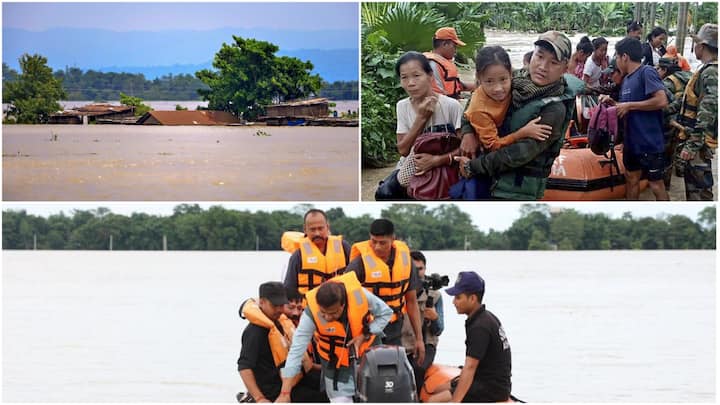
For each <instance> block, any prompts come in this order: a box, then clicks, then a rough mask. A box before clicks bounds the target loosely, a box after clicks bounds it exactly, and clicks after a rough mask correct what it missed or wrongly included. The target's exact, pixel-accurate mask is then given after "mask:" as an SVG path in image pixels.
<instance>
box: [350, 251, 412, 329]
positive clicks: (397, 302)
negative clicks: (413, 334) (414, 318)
mask: <svg viewBox="0 0 720 405" xmlns="http://www.w3.org/2000/svg"><path fill="white" fill-rule="evenodd" d="M393 248H395V262H394V264H393V267H392V269H390V268H389V267H388V265H387V263H385V261H384V260H382V259H380V258H379V257H377V256H376V255H375V252H374V251H373V250H372V248H371V247H370V242H369V241H364V242H358V243H356V244H354V245H353V246H352V249H351V251H350V260H351V261H352V260H353V259H354V258H356V257H358V256H359V257H361V258H362V261H363V264H364V265H365V280H363V282H362V285H363V286H364V287H365V288H367V289H368V291H370V292H372V293H373V294H375V295H377V296H378V297H379V298H380V299H381V300H383V301H385V303H386V304H387V305H388V306H389V307H390V308H391V309H392V310H393V316H392V317H391V318H390V322H395V321H396V320H397V319H398V317H399V316H401V315H402V313H403V312H406V311H407V310H406V308H405V293H406V292H407V290H408V288H409V287H410V270H411V263H410V249H409V248H408V246H407V245H406V244H405V243H404V242H401V241H399V240H396V241H393Z"/></svg>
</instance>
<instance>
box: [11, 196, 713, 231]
mask: <svg viewBox="0 0 720 405" xmlns="http://www.w3.org/2000/svg"><path fill="white" fill-rule="evenodd" d="M178 204H179V203H165V202H142V203H80V202H77V203H52V204H49V203H23V204H14V203H3V210H7V209H12V210H21V209H24V210H25V211H27V213H28V214H33V215H41V216H48V215H51V214H56V213H59V212H60V211H62V212H64V213H65V214H66V215H71V213H72V210H75V209H78V210H91V209H96V208H98V207H106V208H109V209H110V210H111V211H112V212H114V213H116V214H122V215H129V214H131V213H133V212H145V213H148V214H154V215H170V214H172V210H173V208H174V207H175V206H176V205H178ZM439 204H441V203H436V202H432V203H424V204H423V205H425V206H426V207H430V208H432V207H435V206H437V205H439ZM199 205H200V206H201V207H203V208H205V209H207V208H208V207H210V206H211V205H222V206H224V207H225V208H228V209H237V210H249V211H275V210H278V211H279V210H291V209H292V208H293V207H295V206H296V205H297V204H296V203H281V202H268V203H224V204H218V203H215V204H213V203H199ZM389 205H390V204H386V203H381V202H363V203H316V204H313V206H314V207H315V208H320V209H325V210H326V209H329V208H334V207H342V208H343V210H344V211H345V214H346V215H348V216H352V217H355V216H360V215H363V214H366V213H367V214H370V215H372V216H379V215H380V211H382V209H383V208H386V207H387V206H389ZM459 205H460V207H461V209H462V210H463V211H465V212H467V213H469V214H470V216H471V217H472V219H473V224H475V226H477V227H478V229H480V230H482V231H485V232H487V231H488V230H489V229H490V228H492V229H495V230H499V231H500V230H505V229H507V228H508V227H510V225H512V223H513V221H515V220H516V219H518V218H519V217H520V206H521V205H523V203H514V202H482V203H461V204H459ZM548 205H550V206H551V207H564V208H573V209H575V210H577V211H580V212H583V213H598V212H603V213H605V214H607V215H609V216H610V217H612V218H619V217H620V216H622V214H623V213H625V212H631V213H632V215H633V217H635V218H641V217H653V218H655V217H657V216H659V215H663V214H670V215H674V214H679V215H684V216H686V217H688V218H690V219H691V220H693V221H695V220H697V214H698V213H699V212H700V211H701V210H702V209H703V208H705V207H707V206H710V205H712V204H708V203H686V202H683V203H673V202H670V203H662V202H635V203H630V202H607V201H605V202H597V203H594V202H591V203H550V204H548Z"/></svg>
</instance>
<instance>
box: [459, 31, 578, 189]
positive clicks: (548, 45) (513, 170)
mask: <svg viewBox="0 0 720 405" xmlns="http://www.w3.org/2000/svg"><path fill="white" fill-rule="evenodd" d="M571 52H572V45H571V43H570V40H569V39H568V37H567V36H566V35H565V34H563V33H561V32H558V31H548V32H546V33H543V34H541V35H540V36H539V37H538V40H537V41H535V50H534V51H533V56H532V59H530V65H529V67H528V69H519V70H516V71H514V72H513V77H512V93H513V97H512V105H511V106H510V109H509V110H508V113H507V115H506V117H505V123H504V124H503V127H502V128H501V133H503V134H508V133H511V132H515V131H517V130H518V129H520V128H522V127H524V126H525V125H526V124H527V123H528V122H530V121H531V120H534V119H535V118H538V117H541V119H540V121H538V122H537V124H545V125H549V126H551V127H552V133H551V134H550V136H549V137H548V138H547V139H546V140H544V141H536V140H534V139H530V138H527V139H522V140H520V141H518V142H515V143H513V144H512V145H508V146H506V147H504V148H502V149H499V150H496V151H493V152H488V153H485V154H483V155H481V156H478V157H477V158H475V156H476V151H477V148H478V146H479V141H478V137H477V135H476V134H475V132H474V129H473V127H472V125H470V123H469V122H468V121H467V120H466V119H463V125H462V131H461V133H462V134H463V140H462V143H461V145H460V151H461V153H462V156H458V157H456V158H455V159H456V160H457V161H459V162H460V173H461V174H462V175H463V176H465V177H467V178H470V177H474V176H488V177H491V178H493V180H494V186H493V189H492V198H493V199H502V200H526V201H527V200H539V199H541V198H542V197H543V196H544V194H545V186H546V185H547V178H548V176H549V175H550V172H551V169H552V166H553V163H554V162H555V158H556V157H557V156H558V155H559V154H560V148H561V147H562V145H563V140H564V139H565V130H566V129H567V126H568V124H569V123H570V120H571V119H572V117H573V116H574V112H575V96H576V95H577V94H578V93H579V92H581V91H582V90H583V89H584V87H585V84H584V83H583V81H582V80H580V79H578V78H577V77H575V76H573V75H570V74H564V73H565V72H566V71H567V64H568V61H569V60H570V55H571ZM470 104H471V103H468V105H470ZM470 159H472V160H470Z"/></svg>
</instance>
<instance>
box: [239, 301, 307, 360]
mask: <svg viewBox="0 0 720 405" xmlns="http://www.w3.org/2000/svg"><path fill="white" fill-rule="evenodd" d="M240 317H242V318H243V319H247V320H248V321H249V322H250V323H252V324H253V325H257V326H260V327H261V328H265V329H269V330H270V332H269V333H268V343H270V351H271V352H272V355H273V361H275V366H277V367H279V366H280V365H281V364H282V363H284V362H285V360H286V359H287V355H288V351H289V350H290V343H291V342H292V337H293V334H294V333H295V324H293V323H292V321H291V320H290V319H288V317H286V316H285V315H284V314H283V315H280V318H279V319H278V322H279V323H280V326H282V329H283V330H282V332H281V331H280V329H278V327H277V325H275V323H274V322H273V321H272V320H271V319H270V318H268V317H267V315H265V313H264V312H263V311H262V309H260V306H258V304H257V302H256V301H255V300H254V299H252V298H249V299H248V300H246V301H245V302H243V304H242V305H241V307H240Z"/></svg>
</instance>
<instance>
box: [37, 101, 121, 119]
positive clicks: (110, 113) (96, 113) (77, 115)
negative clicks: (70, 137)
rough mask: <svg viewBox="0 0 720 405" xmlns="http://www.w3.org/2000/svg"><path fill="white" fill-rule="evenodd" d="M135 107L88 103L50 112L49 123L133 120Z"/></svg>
mask: <svg viewBox="0 0 720 405" xmlns="http://www.w3.org/2000/svg"><path fill="white" fill-rule="evenodd" d="M134 116H135V107H133V106H127V105H112V104H105V103H102V104H88V105H85V106H82V107H77V108H74V109H72V110H65V111H61V112H58V113H54V114H50V118H49V120H48V123H49V124H89V123H91V122H97V121H98V120H118V121H119V120H134Z"/></svg>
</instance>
